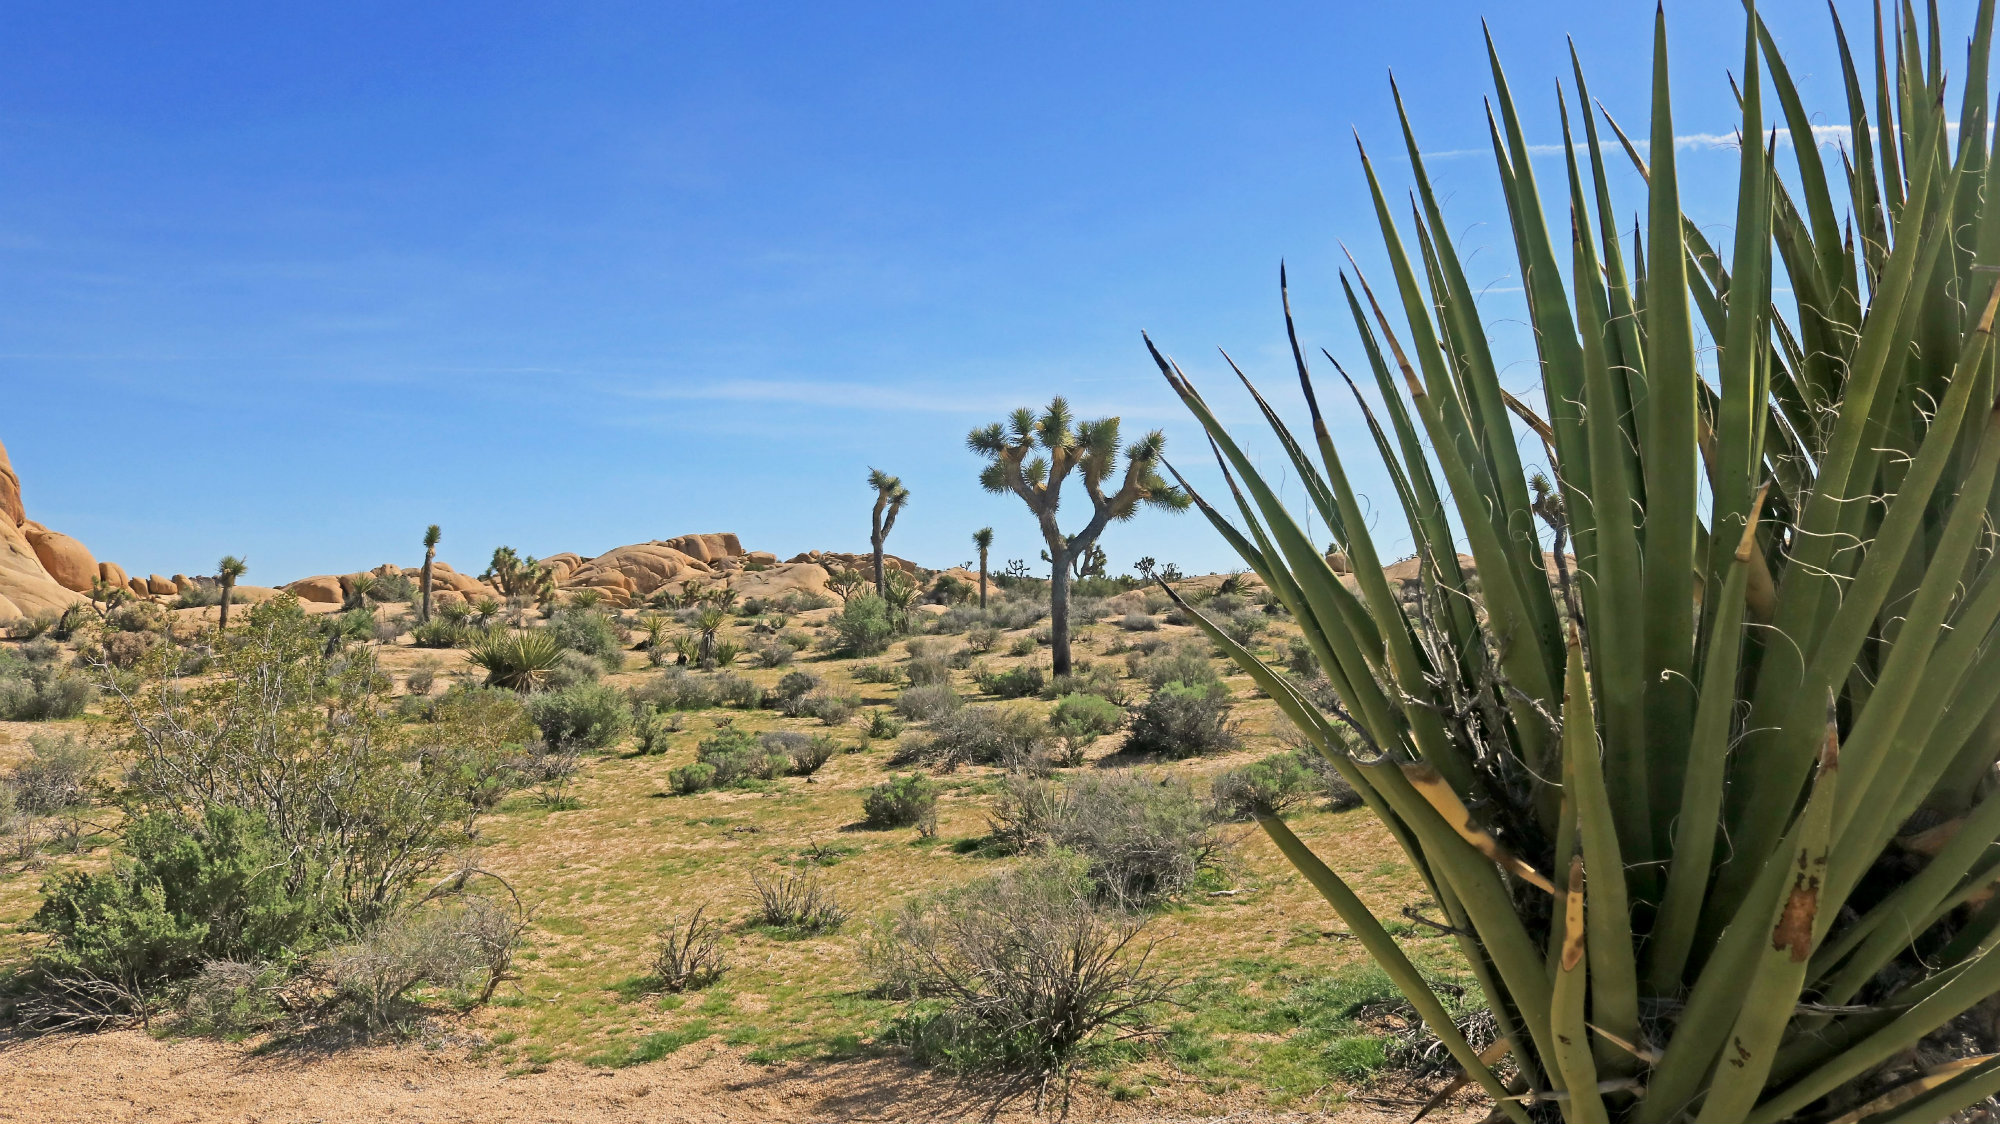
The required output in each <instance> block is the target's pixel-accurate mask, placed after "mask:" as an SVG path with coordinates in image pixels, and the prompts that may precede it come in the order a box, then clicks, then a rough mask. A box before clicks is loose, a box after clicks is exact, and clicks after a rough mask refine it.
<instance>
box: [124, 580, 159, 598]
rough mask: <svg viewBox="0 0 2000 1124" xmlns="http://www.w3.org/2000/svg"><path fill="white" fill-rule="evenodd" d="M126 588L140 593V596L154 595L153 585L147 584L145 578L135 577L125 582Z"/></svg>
mask: <svg viewBox="0 0 2000 1124" xmlns="http://www.w3.org/2000/svg"><path fill="white" fill-rule="evenodd" d="M125 588H126V589H129V590H131V591H132V592H133V593H135V594H138V595H139V596H140V597H151V596H152V595H153V590H152V587H150V586H148V585H147V584H146V579H145V578H133V579H132V580H130V581H128V582H126V583H125Z"/></svg>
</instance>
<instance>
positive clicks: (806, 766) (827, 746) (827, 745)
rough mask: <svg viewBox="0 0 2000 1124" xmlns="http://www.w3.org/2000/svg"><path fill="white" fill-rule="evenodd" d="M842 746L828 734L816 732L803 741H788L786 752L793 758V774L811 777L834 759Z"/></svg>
mask: <svg viewBox="0 0 2000 1124" xmlns="http://www.w3.org/2000/svg"><path fill="white" fill-rule="evenodd" d="M838 752H840V746H839V745H838V744H837V743H835V742H834V740H833V738H832V737H831V736H829V735H826V734H814V735H813V736H811V737H809V738H804V739H803V740H801V741H791V742H787V743H786V745H785V753H786V755H787V756H789V757H790V758H791V759H792V775H793V776H795V777H806V778H808V779H810V778H811V777H812V775H813V774H814V773H817V772H819V770H820V767H821V766H823V765H825V764H826V763H827V762H828V761H831V760H833V755H834V754H836V753H838Z"/></svg>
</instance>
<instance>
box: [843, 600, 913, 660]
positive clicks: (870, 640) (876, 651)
mask: <svg viewBox="0 0 2000 1124" xmlns="http://www.w3.org/2000/svg"><path fill="white" fill-rule="evenodd" d="M827 623H828V624H829V625H831V626H833V631H834V647H835V649H836V650H838V651H841V652H845V653H847V654H849V655H855V656H877V655H881V654H882V653H883V652H884V651H887V650H888V647H889V640H890V638H891V637H893V636H894V635H895V634H896V629H895V626H894V625H893V623H892V622H891V621H890V617H889V603H888V602H886V601H884V600H882V599H881V598H880V597H877V596H875V595H874V594H872V593H864V594H861V595H860V596H858V597H851V598H849V599H848V601H847V604H845V605H843V606H841V609H840V611H839V612H838V613H835V614H833V616H831V617H830V618H828V619H827Z"/></svg>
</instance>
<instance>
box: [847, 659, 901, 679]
mask: <svg viewBox="0 0 2000 1124" xmlns="http://www.w3.org/2000/svg"><path fill="white" fill-rule="evenodd" d="M848 674H849V675H852V676H854V681H855V682H856V683H895V682H898V681H899V680H901V679H902V677H903V673H902V672H901V671H899V670H897V668H896V665H894V664H889V663H882V662H880V661H877V662H875V663H858V664H855V665H854V667H853V668H852V669H851V670H850V671H849V672H848Z"/></svg>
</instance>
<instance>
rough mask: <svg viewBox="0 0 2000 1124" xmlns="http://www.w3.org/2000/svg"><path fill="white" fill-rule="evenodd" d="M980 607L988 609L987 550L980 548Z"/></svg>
mask: <svg viewBox="0 0 2000 1124" xmlns="http://www.w3.org/2000/svg"><path fill="white" fill-rule="evenodd" d="M979 607H980V608H982V609H984V608H985V607H986V548H985V547H983V546H982V547H980V548H979Z"/></svg>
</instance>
